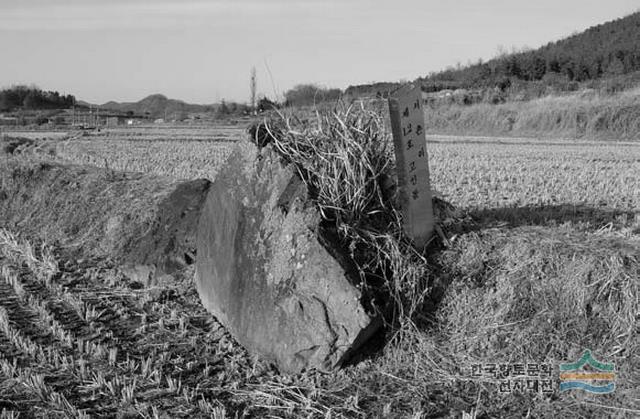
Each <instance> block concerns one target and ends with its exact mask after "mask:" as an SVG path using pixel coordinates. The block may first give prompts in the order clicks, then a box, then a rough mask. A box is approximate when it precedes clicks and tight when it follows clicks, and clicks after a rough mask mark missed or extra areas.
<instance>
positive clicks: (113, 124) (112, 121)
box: [105, 116, 125, 127]
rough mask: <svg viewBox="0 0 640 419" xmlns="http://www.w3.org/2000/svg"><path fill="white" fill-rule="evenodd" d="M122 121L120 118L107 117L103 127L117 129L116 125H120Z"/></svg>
mask: <svg viewBox="0 0 640 419" xmlns="http://www.w3.org/2000/svg"><path fill="white" fill-rule="evenodd" d="M124 120H125V119H124V118H122V117H120V116H108V117H107V119H106V123H105V125H106V126H107V127H117V126H118V125H122V124H123V123H124Z"/></svg>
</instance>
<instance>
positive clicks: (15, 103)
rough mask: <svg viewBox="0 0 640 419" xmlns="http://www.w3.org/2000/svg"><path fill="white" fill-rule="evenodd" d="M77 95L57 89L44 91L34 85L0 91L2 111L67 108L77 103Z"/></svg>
mask: <svg viewBox="0 0 640 419" xmlns="http://www.w3.org/2000/svg"><path fill="white" fill-rule="evenodd" d="M75 101H76V99H75V97H74V96H72V95H62V94H60V93H59V92H56V91H43V90H41V89H39V88H37V87H34V86H22V85H19V86H12V87H9V88H6V89H3V90H1V91H0V111H2V112H9V111H13V110H18V109H66V108H70V107H71V106H73V105H74V104H75Z"/></svg>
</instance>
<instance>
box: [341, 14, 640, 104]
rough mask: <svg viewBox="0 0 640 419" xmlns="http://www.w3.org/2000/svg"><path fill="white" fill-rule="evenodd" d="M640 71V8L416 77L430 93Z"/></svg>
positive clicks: (361, 89)
mask: <svg viewBox="0 0 640 419" xmlns="http://www.w3.org/2000/svg"><path fill="white" fill-rule="evenodd" d="M637 71H640V12H636V13H633V14H631V15H629V16H626V17H624V18H621V19H617V20H614V21H611V22H607V23H604V24H601V25H597V26H594V27H592V28H589V29H587V30H586V31H584V32H582V33H579V34H576V35H573V36H570V37H568V38H565V39H562V40H560V41H557V42H552V43H549V44H547V45H545V46H543V47H541V48H539V49H536V50H531V51H523V52H517V53H513V54H504V55H502V56H500V57H497V58H494V59H492V60H490V61H487V62H486V63H482V62H478V63H476V64H473V65H470V66H466V67H462V68H457V69H453V68H451V69H447V70H444V71H441V72H438V73H434V74H430V75H429V76H426V77H423V78H419V79H417V80H416V82H418V83H419V84H421V85H422V88H423V90H424V91H427V92H436V91H440V90H445V89H452V90H455V89H474V88H489V87H498V88H500V89H505V88H508V87H509V86H511V85H512V84H513V83H525V84H526V83H527V82H542V83H544V84H547V83H549V84H551V83H556V84H558V83H562V82H567V83H571V82H573V83H579V82H585V81H590V80H598V79H606V78H616V77H617V78H620V77H623V76H624V75H627V74H630V73H633V72H637ZM567 83H565V84H567ZM397 85H398V84H397V83H391V84H386V83H377V84H370V85H359V86H350V87H349V88H347V90H346V93H347V94H352V95H363V94H368V95H371V94H376V93H380V94H383V95H384V94H385V93H386V92H388V91H390V90H393V89H394V88H395V87H396V86H397ZM381 89H382V90H381Z"/></svg>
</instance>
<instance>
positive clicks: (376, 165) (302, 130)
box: [252, 104, 428, 322]
mask: <svg viewBox="0 0 640 419" xmlns="http://www.w3.org/2000/svg"><path fill="white" fill-rule="evenodd" d="M252 133H253V135H254V139H255V141H256V142H257V143H258V144H259V145H265V144H266V143H268V142H271V143H272V144H273V147H274V148H275V150H276V151H277V152H278V153H279V154H280V155H281V156H282V157H283V159H284V160H285V161H287V162H288V163H292V164H293V165H294V167H295V168H296V169H297V170H298V173H299V175H300V177H301V178H302V180H303V181H304V182H305V183H306V184H307V186H308V188H309V190H310V194H311V196H312V198H313V199H314V201H315V202H316V203H317V206H318V209H319V211H320V213H321V215H322V217H323V220H324V222H323V227H324V229H325V230H326V231H328V232H329V234H330V235H334V236H337V237H338V239H339V240H338V241H339V243H340V245H341V247H342V248H343V249H345V250H346V251H348V252H349V254H350V256H351V258H352V260H353V261H354V262H355V263H356V264H357V267H358V270H359V274H360V279H361V281H362V283H361V285H362V286H363V288H364V291H365V294H367V297H366V298H369V299H375V300H376V301H374V302H373V305H374V306H375V307H376V308H377V309H379V310H382V311H386V310H387V309H391V312H392V315H391V317H390V318H393V319H395V320H397V321H401V322H403V321H405V320H408V319H410V318H411V317H412V315H413V313H414V312H415V311H416V310H417V309H418V308H419V307H420V305H421V304H422V302H423V300H424V298H425V295H426V293H427V292H428V284H427V281H428V267H427V264H426V259H425V257H424V255H423V254H421V253H420V252H418V251H416V250H415V249H414V248H413V247H412V245H411V243H410V240H409V239H408V238H407V237H406V236H405V235H404V233H403V231H402V220H401V215H400V212H399V207H398V205H397V202H396V201H397V200H396V196H395V185H394V182H393V180H392V179H394V177H395V175H394V158H393V148H392V145H391V144H392V143H391V141H390V134H389V130H388V129H387V127H386V126H385V121H384V118H383V117H382V116H381V114H380V113H379V112H376V111H373V110H370V109H367V108H366V107H365V106H364V105H358V106H356V105H350V106H348V105H345V104H339V105H338V106H337V107H336V108H334V109H329V110H323V111H317V112H316V114H315V117H314V118H307V119H305V118H302V117H300V116H297V115H295V114H283V113H279V114H278V116H276V117H275V118H272V119H267V120H265V121H264V122H263V124H262V125H261V126H258V127H254V128H252ZM385 296H386V297H388V296H391V297H392V300H393V302H394V304H392V306H391V307H385V303H386V301H385V299H387V298H385ZM366 298H365V299H366ZM387 318H389V317H387Z"/></svg>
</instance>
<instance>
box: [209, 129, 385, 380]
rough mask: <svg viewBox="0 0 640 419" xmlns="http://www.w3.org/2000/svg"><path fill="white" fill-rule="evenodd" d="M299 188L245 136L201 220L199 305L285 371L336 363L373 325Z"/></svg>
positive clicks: (291, 174)
mask: <svg viewBox="0 0 640 419" xmlns="http://www.w3.org/2000/svg"><path fill="white" fill-rule="evenodd" d="M319 225H320V216H319V213H318V211H317V209H316V208H315V206H314V205H313V204H312V203H311V202H309V201H308V198H307V189H306V186H305V185H304V184H303V183H302V182H301V180H300V179H299V178H298V176H297V174H296V173H295V171H294V170H293V168H292V167H290V166H285V165H283V164H282V163H281V158H280V157H279V156H278V155H277V153H276V152H275V151H273V149H272V148H271V146H266V147H265V148H263V149H261V150H259V149H258V147H256V146H255V145H254V144H252V143H249V142H248V141H243V142H241V143H239V144H238V145H237V146H236V149H235V151H234V152H233V153H232V154H231V156H230V157H229V159H228V161H227V164H226V165H225V167H224V168H223V169H222V170H221V171H220V172H219V173H218V175H217V177H216V179H215V182H214V183H213V184H212V186H211V188H210V190H209V193H208V196H207V199H206V202H205V205H204V207H203V209H202V213H201V216H200V222H199V226H198V236H197V245H198V254H197V261H196V267H197V269H196V270H197V274H196V283H197V288H198V292H199V294H200V298H201V300H202V302H203V304H204V306H205V307H206V308H207V309H208V310H209V311H211V313H213V314H214V315H215V316H216V318H217V319H218V320H219V321H220V322H222V323H223V324H224V325H225V326H226V327H227V329H228V330H229V331H230V332H231V333H232V334H233V335H234V337H235V338H236V339H237V340H238V342H240V343H241V344H242V345H244V346H245V347H246V348H247V349H248V350H249V351H250V352H252V353H256V354H258V355H260V356H262V357H263V358H266V359H269V360H272V361H274V362H275V363H276V364H277V365H278V367H279V368H280V369H281V370H282V371H285V372H297V371H300V370H302V369H305V368H314V367H315V368H319V369H328V368H333V367H336V366H339V365H340V364H341V363H342V362H343V361H344V360H346V359H347V358H348V357H349V356H350V355H351V354H352V353H353V351H355V350H356V349H357V348H358V346H360V345H361V344H362V343H364V341H366V340H367V339H368V338H369V337H370V336H371V335H372V334H373V333H374V332H375V330H376V329H377V328H378V327H379V326H380V324H379V322H378V321H377V319H374V318H372V317H371V316H369V315H368V314H367V313H366V312H365V310H364V309H363V307H362V305H361V302H360V299H361V294H360V292H359V290H358V289H357V288H356V287H354V286H353V285H352V282H351V281H350V278H349V274H348V271H349V267H347V266H343V265H344V264H345V263H344V262H342V263H340V262H338V261H337V260H336V259H335V258H334V257H332V256H331V254H330V252H329V251H328V250H327V249H325V248H324V247H323V245H322V244H321V243H320V241H319V236H318V234H319V230H320V228H319Z"/></svg>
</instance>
